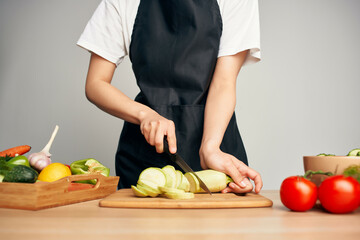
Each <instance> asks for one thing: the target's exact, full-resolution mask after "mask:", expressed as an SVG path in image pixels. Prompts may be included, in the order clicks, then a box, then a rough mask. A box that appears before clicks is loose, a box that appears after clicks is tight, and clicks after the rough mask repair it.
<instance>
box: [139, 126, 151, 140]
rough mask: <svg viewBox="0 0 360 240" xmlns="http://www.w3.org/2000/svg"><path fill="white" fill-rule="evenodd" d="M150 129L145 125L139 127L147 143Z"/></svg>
mask: <svg viewBox="0 0 360 240" xmlns="http://www.w3.org/2000/svg"><path fill="white" fill-rule="evenodd" d="M150 129H151V128H150V127H149V125H147V124H143V125H142V126H140V131H141V133H142V135H144V138H145V140H146V141H147V142H148V143H149V133H150Z"/></svg>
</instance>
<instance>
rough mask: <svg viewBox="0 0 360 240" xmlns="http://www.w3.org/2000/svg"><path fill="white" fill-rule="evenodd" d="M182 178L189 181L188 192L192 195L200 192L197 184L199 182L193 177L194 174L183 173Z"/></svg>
mask: <svg viewBox="0 0 360 240" xmlns="http://www.w3.org/2000/svg"><path fill="white" fill-rule="evenodd" d="M184 176H185V177H186V178H187V180H188V181H189V184H190V188H189V191H190V192H192V193H196V192H200V190H201V188H200V183H199V180H198V179H197V178H196V177H195V176H194V174H193V173H191V172H187V173H185V175H184Z"/></svg>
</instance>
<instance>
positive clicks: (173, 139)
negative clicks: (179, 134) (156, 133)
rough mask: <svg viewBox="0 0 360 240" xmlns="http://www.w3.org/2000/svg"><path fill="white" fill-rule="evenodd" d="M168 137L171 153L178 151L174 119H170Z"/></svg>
mask: <svg viewBox="0 0 360 240" xmlns="http://www.w3.org/2000/svg"><path fill="white" fill-rule="evenodd" d="M166 138H167V141H168V144H169V151H170V152H171V153H176V151H177V147H176V135H175V124H174V122H173V121H169V125H168V128H167V131H166Z"/></svg>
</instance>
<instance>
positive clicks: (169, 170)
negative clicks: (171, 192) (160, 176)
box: [162, 165, 176, 188]
mask: <svg viewBox="0 0 360 240" xmlns="http://www.w3.org/2000/svg"><path fill="white" fill-rule="evenodd" d="M162 170H163V172H164V173H165V175H166V184H165V186H166V187H171V188H175V187H176V170H175V168H174V166H171V165H166V166H165V167H163V168H162Z"/></svg>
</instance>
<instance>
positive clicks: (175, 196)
mask: <svg viewBox="0 0 360 240" xmlns="http://www.w3.org/2000/svg"><path fill="white" fill-rule="evenodd" d="M164 195H165V196H166V197H167V198H171V199H192V198H194V197H195V195H194V193H192V192H183V193H171V192H167V193H164Z"/></svg>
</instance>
